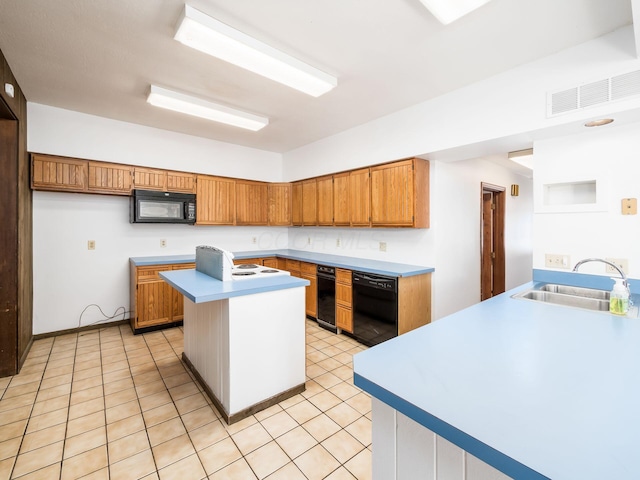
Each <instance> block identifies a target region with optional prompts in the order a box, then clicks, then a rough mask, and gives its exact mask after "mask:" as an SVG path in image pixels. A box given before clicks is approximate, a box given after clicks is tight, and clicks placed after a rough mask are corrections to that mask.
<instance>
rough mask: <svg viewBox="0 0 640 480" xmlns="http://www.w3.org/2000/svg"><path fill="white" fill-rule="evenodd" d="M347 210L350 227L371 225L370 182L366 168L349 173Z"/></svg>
mask: <svg viewBox="0 0 640 480" xmlns="http://www.w3.org/2000/svg"><path fill="white" fill-rule="evenodd" d="M349 210H350V212H349V214H350V217H351V226H352V227H368V226H370V225H371V213H370V212H371V182H370V172H369V169H368V168H364V169H361V170H354V171H352V172H349Z"/></svg>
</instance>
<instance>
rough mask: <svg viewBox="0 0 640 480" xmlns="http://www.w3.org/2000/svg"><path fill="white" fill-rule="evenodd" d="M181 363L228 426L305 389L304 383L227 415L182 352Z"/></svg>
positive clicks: (220, 403)
mask: <svg viewBox="0 0 640 480" xmlns="http://www.w3.org/2000/svg"><path fill="white" fill-rule="evenodd" d="M182 361H183V362H184V363H185V365H187V367H188V368H189V370H191V372H192V373H193V376H194V377H196V380H198V383H200V386H202V388H203V389H204V391H205V393H206V394H207V396H208V397H209V398H210V399H211V402H212V403H213V405H214V406H215V407H216V409H217V410H218V412H220V415H222V418H224V420H225V422H227V424H228V425H232V424H234V423H236V422H239V421H240V420H244V419H245V418H247V417H249V416H251V415H253V414H254V413H258V412H259V411H261V410H264V409H266V408H269V407H271V406H272V405H275V404H277V403H280V402H282V401H284V400H286V399H287V398H291V397H293V396H294V395H297V394H299V393H302V392H304V391H305V389H306V386H305V384H304V383H302V384H300V385H296V386H295V387H293V388H290V389H289V390H285V391H284V392H281V393H279V394H278V395H275V396H273V397H271V398H267V399H266V400H263V401H261V402H259V403H256V404H255V405H251V406H250V407H248V408H245V409H244V410H240V411H239V412H236V413H234V414H232V415H229V412H227V411H226V410H225V409H224V407H223V406H222V402H220V400H218V398H217V397H216V396H215V394H214V393H213V391H212V390H211V388H209V386H208V385H207V384H206V382H205V381H204V379H203V378H202V376H201V375H200V373H199V372H198V370H197V369H196V368H195V367H194V366H193V364H192V363H191V361H190V360H189V359H188V358H187V356H186V355H185V354H184V352H182Z"/></svg>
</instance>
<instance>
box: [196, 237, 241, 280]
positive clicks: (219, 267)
mask: <svg viewBox="0 0 640 480" xmlns="http://www.w3.org/2000/svg"><path fill="white" fill-rule="evenodd" d="M196 270H197V271H199V272H202V273H205V274H207V275H209V276H210V277H213V278H217V279H218V280H222V281H223V282H228V281H230V280H231V278H232V277H231V274H232V272H231V271H232V270H233V253H231V252H229V251H227V250H224V249H222V248H217V247H211V246H208V245H200V246H198V247H196Z"/></svg>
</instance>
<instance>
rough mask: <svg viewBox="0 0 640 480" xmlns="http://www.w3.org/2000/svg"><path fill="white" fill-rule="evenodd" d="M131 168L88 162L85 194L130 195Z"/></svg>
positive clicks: (117, 164) (115, 164)
mask: <svg viewBox="0 0 640 480" xmlns="http://www.w3.org/2000/svg"><path fill="white" fill-rule="evenodd" d="M132 185H133V167H131V166H130V165H121V164H119V163H105V162H92V161H89V175H88V180H87V192H95V193H108V194H110V195H131V190H132Z"/></svg>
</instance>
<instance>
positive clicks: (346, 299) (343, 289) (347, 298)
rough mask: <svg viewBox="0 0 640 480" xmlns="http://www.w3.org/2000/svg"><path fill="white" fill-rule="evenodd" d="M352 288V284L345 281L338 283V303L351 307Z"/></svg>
mask: <svg viewBox="0 0 640 480" xmlns="http://www.w3.org/2000/svg"><path fill="white" fill-rule="evenodd" d="M352 298H353V295H352V290H351V285H345V284H344V283H336V303H337V304H338V305H342V306H343V307H348V308H351V302H352Z"/></svg>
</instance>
